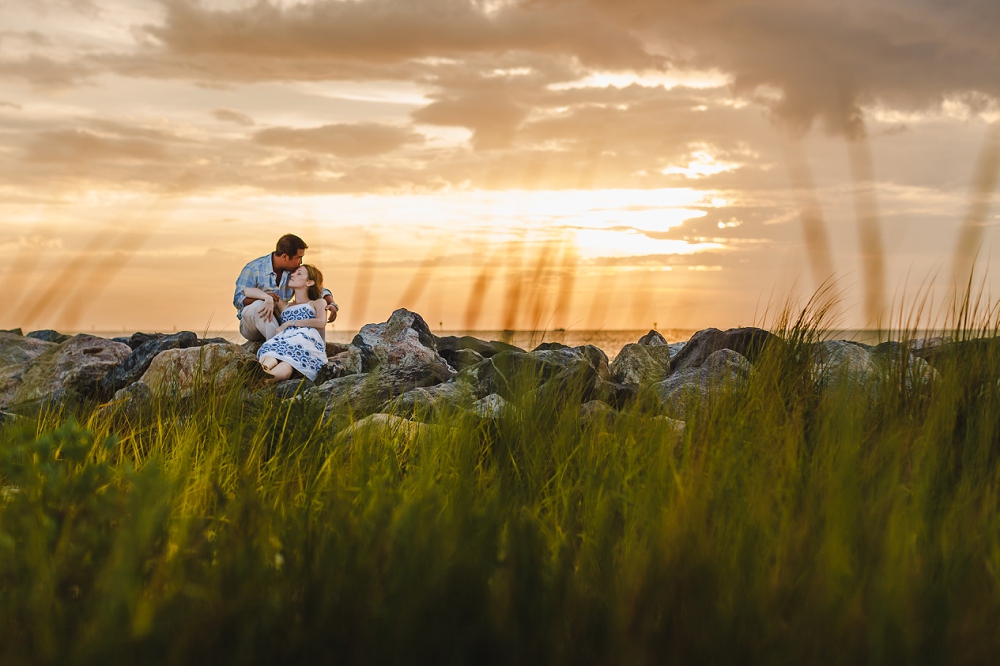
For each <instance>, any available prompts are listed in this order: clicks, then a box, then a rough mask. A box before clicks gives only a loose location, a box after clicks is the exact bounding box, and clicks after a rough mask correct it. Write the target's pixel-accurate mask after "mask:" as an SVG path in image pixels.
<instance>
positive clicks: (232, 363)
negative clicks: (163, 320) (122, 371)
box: [141, 343, 256, 396]
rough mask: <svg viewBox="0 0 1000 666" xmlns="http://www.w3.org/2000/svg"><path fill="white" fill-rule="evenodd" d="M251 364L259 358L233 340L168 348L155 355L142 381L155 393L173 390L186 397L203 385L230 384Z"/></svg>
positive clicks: (221, 385)
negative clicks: (183, 347) (202, 345)
mask: <svg viewBox="0 0 1000 666" xmlns="http://www.w3.org/2000/svg"><path fill="white" fill-rule="evenodd" d="M249 365H256V359H255V358H254V357H252V356H249V355H248V354H247V353H246V352H245V351H244V350H243V349H241V348H240V347H239V345H235V344H232V343H225V344H222V343H217V344H210V345H205V346H204V347H188V348H186V349H168V350H167V351H165V352H162V353H160V354H159V355H157V356H156V357H155V358H153V362H152V363H150V364H149V369H147V370H146V372H145V373H144V374H143V375H142V378H141V381H142V382H144V383H145V384H147V385H148V386H149V388H151V389H152V390H153V393H154V394H162V393H164V392H166V391H171V392H176V393H178V394H179V395H182V396H183V395H188V394H190V392H191V391H192V390H193V389H195V388H199V387H206V386H215V387H219V388H223V387H227V386H230V385H232V383H233V382H234V381H235V380H236V378H237V377H238V376H239V374H240V372H241V371H243V370H244V369H245V368H247V367H248V366H249Z"/></svg>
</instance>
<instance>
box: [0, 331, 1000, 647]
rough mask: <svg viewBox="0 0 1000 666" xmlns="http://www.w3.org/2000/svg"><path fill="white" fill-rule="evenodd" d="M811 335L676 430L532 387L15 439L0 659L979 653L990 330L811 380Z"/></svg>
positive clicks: (246, 409) (996, 432)
mask: <svg viewBox="0 0 1000 666" xmlns="http://www.w3.org/2000/svg"><path fill="white" fill-rule="evenodd" d="M812 330H813V329H810V328H808V327H806V326H803V325H802V324H801V323H800V324H799V325H798V326H793V327H784V328H783V330H780V331H779V333H780V334H781V335H782V337H784V338H785V339H786V344H784V345H775V346H773V347H771V348H770V349H768V350H767V352H766V353H765V354H764V356H763V358H762V359H760V360H759V361H758V363H757V364H756V366H755V369H754V371H753V372H752V373H751V375H750V377H749V378H748V379H747V380H746V382H743V383H740V384H738V385H737V384H733V385H729V386H726V387H723V388H721V389H719V390H716V391H715V392H714V393H712V394H711V398H710V399H709V400H708V401H706V402H705V403H703V404H701V405H699V408H698V410H697V412H696V413H695V415H694V416H693V417H692V418H690V420H689V421H688V423H687V427H686V428H685V430H684V432H683V434H682V435H680V436H678V435H677V434H676V433H675V431H674V429H673V428H672V427H671V426H670V424H669V423H666V422H664V421H663V420H662V419H655V418H651V416H652V415H653V414H654V413H655V410H656V407H655V401H654V400H652V399H649V398H650V396H646V397H645V398H643V397H640V400H639V401H638V403H637V404H636V405H634V406H633V407H630V408H628V409H626V410H625V411H624V412H623V413H622V414H621V415H620V416H619V417H618V418H617V420H615V421H614V422H612V423H610V424H608V425H606V426H605V425H602V424H593V425H588V426H581V425H580V420H579V418H578V408H577V405H578V404H579V403H578V401H576V402H574V400H573V399H572V396H569V397H567V395H566V394H565V393H563V394H560V395H552V394H545V393H541V394H540V393H538V392H525V394H524V398H523V400H521V401H519V403H518V404H517V407H518V409H517V410H510V411H508V412H507V414H506V416H504V417H503V418H502V419H501V420H499V421H497V422H483V421H480V420H479V419H476V418H475V417H473V416H471V415H469V414H466V413H463V412H452V413H446V414H443V415H440V416H438V417H436V418H434V419H432V421H433V423H434V425H435V426H436V427H430V428H424V429H423V430H422V431H421V432H420V433H417V434H415V435H413V433H412V432H411V433H410V434H407V433H405V432H403V431H397V432H396V433H395V434H392V433H389V432H386V431H383V432H379V431H378V430H377V429H374V430H368V431H359V432H357V433H355V434H354V435H353V436H347V435H346V430H347V428H348V425H349V422H350V416H349V415H347V414H343V415H337V416H335V417H334V418H333V419H332V420H331V421H327V422H324V419H323V406H322V405H315V404H310V403H309V402H308V401H302V400H293V401H284V402H282V401H279V400H277V399H276V398H269V399H259V400H256V401H247V400H245V399H244V397H243V393H242V392H241V389H240V388H239V387H238V386H234V387H233V388H232V390H231V391H230V392H228V393H223V394H220V393H219V392H217V391H206V392H204V393H200V394H195V395H191V396H187V397H176V396H174V397H164V398H161V399H160V400H158V401H156V402H154V403H152V404H149V405H147V406H146V407H143V408H141V409H138V410H137V409H128V408H120V409H117V410H108V409H95V406H93V405H91V406H80V407H79V408H77V409H75V411H74V413H72V414H70V413H66V412H61V413H48V412H47V413H42V414H40V415H37V417H32V418H31V419H27V420H22V421H19V422H15V423H9V424H7V425H5V426H3V429H2V431H0V477H2V478H0V480H2V484H3V487H4V491H3V496H2V498H0V627H3V631H2V632H0V663H3V664H7V665H10V664H19V663H67V662H73V663H108V662H115V663H129V662H135V663H144V664H151V663H179V664H189V663H279V662H283V661H287V660H298V661H301V663H311V662H338V663H399V662H407V663H414V662H428V663H438V664H467V663H483V664H489V663H572V664H586V663H629V664H642V663H657V664H659V663H681V664H690V663H701V662H734V661H739V662H764V663H795V664H798V663H811V662H824V663H827V662H837V663H852V664H853V663H858V662H879V663H899V662H902V661H906V662H942V661H946V662H983V661H986V660H988V659H989V658H990V657H991V656H992V655H995V654H996V653H997V650H998V649H1000V631H998V628H1000V581H998V575H1000V383H998V380H1000V344H994V342H995V341H994V340H979V341H975V342H971V343H968V344H965V345H960V346H957V347H955V348H954V350H953V351H952V352H949V353H948V354H946V355H943V356H941V357H939V358H938V359H936V360H935V366H936V368H937V370H938V372H939V373H940V375H939V377H938V378H937V379H936V380H935V381H933V382H930V383H927V384H922V383H920V382H912V381H909V379H908V377H909V374H908V371H907V368H908V363H907V362H906V358H907V356H906V355H905V354H903V355H900V356H899V357H898V358H897V359H896V360H895V362H890V363H885V364H884V366H883V367H882V371H883V372H884V377H883V378H882V379H883V381H880V382H879V383H878V390H877V391H875V392H874V393H873V394H869V393H867V392H866V391H864V390H858V387H857V386H855V385H852V384H851V382H849V381H844V382H839V383H837V384H836V388H835V389H833V390H826V391H818V390H817V386H816V384H815V377H814V374H813V373H812V368H813V366H812V360H813V359H812V353H813V351H812V350H813V348H812V347H811V345H810V344H809V343H810V342H811V341H812V338H813V333H812ZM908 383H909V384H911V385H912V386H911V387H909V388H908V387H907V384H908ZM571 392H572V388H570V393H571ZM338 433H340V434H338ZM411 435H412V436H411ZM307 660H308V661H307Z"/></svg>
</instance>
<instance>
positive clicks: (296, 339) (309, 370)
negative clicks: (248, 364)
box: [257, 303, 326, 380]
mask: <svg viewBox="0 0 1000 666" xmlns="http://www.w3.org/2000/svg"><path fill="white" fill-rule="evenodd" d="M315 316H316V311H315V310H314V309H313V307H312V306H311V305H309V304H308V303H303V304H301V305H289V306H288V307H287V308H285V309H284V310H283V311H282V312H281V317H280V318H279V321H280V322H281V323H282V324H285V323H287V322H290V321H300V320H302V319H312V318H313V317H315ZM265 356H273V357H274V358H276V359H278V360H279V361H287V362H288V363H290V364H291V365H292V367H293V368H295V369H296V370H298V371H299V372H301V373H302V374H303V375H305V376H306V377H308V378H309V379H310V380H313V379H316V373H317V372H319V369H320V368H322V367H323V366H324V365H326V343H325V342H324V341H323V336H321V335H320V334H319V330H318V329H316V328H313V327H312V326H290V327H288V328H286V329H285V330H283V331H282V332H281V333H278V334H277V335H276V336H274V337H273V338H271V339H270V340H268V341H267V342H265V343H264V344H262V345H261V346H260V350H258V352H257V359H258V360H260V359H263V358H264V357H265Z"/></svg>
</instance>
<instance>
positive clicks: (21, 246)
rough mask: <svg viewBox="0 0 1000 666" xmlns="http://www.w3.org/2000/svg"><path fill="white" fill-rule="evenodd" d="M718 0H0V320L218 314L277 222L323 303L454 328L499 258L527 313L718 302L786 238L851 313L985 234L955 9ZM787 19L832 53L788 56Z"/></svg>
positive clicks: (710, 317) (787, 260) (765, 267)
mask: <svg viewBox="0 0 1000 666" xmlns="http://www.w3.org/2000/svg"><path fill="white" fill-rule="evenodd" d="M738 4H739V3H729V2H725V3H721V4H719V5H717V6H716V7H715V8H714V9H713V10H712V12H705V13H704V15H702V14H695V13H694V12H693V11H691V10H689V9H685V8H684V7H685V6H683V4H682V5H676V6H674V5H665V4H662V3H656V2H643V1H639V0H636V2H631V1H629V2H626V3H624V4H622V5H621V6H620V7H619V6H618V4H612V3H602V2H587V3H582V4H575V3H565V2H560V1H558V0H551V1H546V2H541V3H522V2H516V1H511V2H500V3H482V2H471V1H469V2H465V1H461V0H433V1H432V2H428V3H402V2H394V1H393V0H364V1H360V2H334V1H332V0H330V1H328V0H311V1H306V0H303V1H296V2H287V1H283V2H278V1H277V0H268V1H262V2H256V1H255V2H244V1H242V0H231V1H229V0H227V1H222V0H220V1H218V2H209V1H207V0H205V1H197V0H169V1H167V0H141V1H138V2H131V1H130V2H125V1H124V0H85V1H76V2H74V1H70V0H65V1H64V0H44V1H41V2H31V3H28V2H23V3H18V2H15V3H5V4H4V5H2V6H0V21H2V22H3V25H5V26H18V28H17V29H16V30H13V29H8V30H7V31H6V32H4V33H3V35H2V38H0V169H2V172H3V178H2V179H0V212H2V216H0V247H3V248H4V250H5V251H6V254H7V256H8V257H9V260H8V262H7V263H6V266H5V267H4V268H3V269H0V281H2V283H3V285H4V286H5V288H6V289H7V291H8V292H11V293H13V294H14V296H12V297H10V299H9V300H10V301H11V302H12V303H13V304H14V305H17V306H18V307H17V308H14V309H7V310H5V312H4V321H3V322H0V326H8V327H11V326H27V327H57V328H58V327H62V328H74V329H83V330H89V329H92V328H93V329H100V330H117V329H119V328H128V329H137V328H147V329H152V328H156V329H167V330H169V329H170V328H171V327H178V328H194V329H199V330H200V329H206V328H213V329H215V328H221V329H227V328H229V329H232V328H233V326H234V323H235V312H234V310H233V308H232V306H231V305H230V299H231V290H232V284H233V280H234V279H235V276H236V274H237V273H238V271H239V269H240V267H241V266H242V265H243V264H244V263H246V261H248V260H249V259H252V258H255V257H258V256H261V255H263V254H265V253H267V252H268V251H269V250H270V249H272V247H273V244H274V241H275V239H276V238H277V237H278V236H279V235H280V234H281V233H284V232H294V233H298V234H299V235H301V236H302V237H303V238H305V239H306V241H307V242H308V243H309V245H310V249H309V251H308V257H307V259H309V260H310V261H315V262H316V263H317V264H318V265H319V266H320V268H322V269H323V270H324V272H325V273H326V275H327V276H328V278H327V279H328V282H329V286H330V288H331V289H332V290H333V291H334V293H335V295H336V297H337V299H338V301H339V302H340V303H341V305H342V306H343V315H344V316H343V318H342V320H341V321H340V322H338V324H337V325H338V326H341V327H349V326H355V325H360V324H361V323H364V322H365V321H381V320H384V319H385V318H386V317H387V316H388V314H389V313H390V312H391V311H392V310H393V309H394V308H396V307H400V306H406V307H411V308H414V309H417V310H418V311H421V312H424V313H425V314H426V316H427V317H428V319H433V320H434V321H436V322H439V323H440V324H441V325H442V326H444V327H446V328H447V327H451V328H460V327H462V326H463V325H464V323H467V320H468V317H469V308H468V304H469V300H470V298H480V299H484V307H483V308H482V312H481V314H479V315H477V318H476V322H475V323H476V325H477V326H479V327H483V328H499V327H502V326H503V325H504V324H505V323H510V321H514V322H515V323H516V325H517V326H518V327H529V326H533V325H535V323H536V322H534V321H530V320H531V319H532V317H535V315H533V314H531V312H529V309H530V308H529V307H528V305H525V304H524V303H514V304H511V302H506V304H505V301H504V299H505V298H506V297H505V296H504V294H506V293H507V291H505V290H508V285H509V284H512V281H517V280H524V281H526V282H525V283H526V284H527V283H531V284H533V285H534V286H533V287H532V288H533V289H535V290H536V292H537V293H536V294H535V296H534V298H535V302H534V304H533V305H532V306H531V307H532V308H534V309H535V310H538V308H539V307H541V305H539V304H542V305H544V306H545V308H548V310H549V312H548V314H547V315H546V316H545V319H546V321H550V320H552V317H554V316H555V315H554V314H553V313H555V312H556V310H558V309H559V308H558V307H557V301H558V300H559V298H563V299H564V300H566V302H565V303H563V306H564V307H563V312H562V314H561V315H560V317H562V320H563V323H564V325H567V326H577V327H579V326H592V327H603V328H633V327H649V326H651V325H652V324H653V322H661V323H663V322H669V323H668V325H669V326H673V327H700V326H709V325H713V326H723V327H724V326H730V325H737V324H740V323H748V322H750V321H751V320H753V319H754V317H755V316H757V314H756V313H759V312H760V303H761V302H762V301H763V302H765V303H766V302H767V301H768V300H769V299H772V300H773V299H778V300H781V299H783V298H784V297H785V296H786V295H787V294H790V293H793V292H795V293H798V294H799V295H800V296H806V295H808V293H810V292H811V291H812V290H813V289H814V288H815V287H816V285H817V284H819V282H820V281H821V280H820V277H821V273H822V272H823V270H825V269H822V270H821V269H820V268H817V267H818V266H819V265H820V264H817V263H816V262H817V261H818V259H817V257H821V258H822V257H828V262H829V264H830V265H831V266H832V269H833V276H834V277H835V278H836V279H837V281H838V285H840V287H839V288H840V289H841V292H840V294H841V297H842V299H843V303H844V307H843V318H844V319H843V322H842V323H843V324H844V325H845V326H848V325H849V326H863V325H867V324H870V323H871V321H870V320H871V319H872V313H871V312H869V311H868V310H866V309H865V307H863V305H862V304H863V303H872V302H875V301H872V300H871V299H870V298H868V297H867V296H865V294H869V295H870V292H871V290H873V289H876V288H879V289H881V290H882V292H883V294H882V297H881V301H880V302H882V303H884V304H885V307H889V306H890V304H891V303H893V302H894V301H896V300H898V299H896V296H895V295H897V294H902V293H903V292H904V291H905V290H906V289H907V288H910V289H911V291H912V287H913V286H914V285H919V284H921V283H923V282H924V281H926V280H927V279H928V278H929V276H931V275H938V276H939V279H938V280H937V282H935V286H934V289H938V290H940V298H941V299H943V298H945V296H946V293H947V291H948V290H949V289H950V288H951V274H952V273H951V271H952V265H953V264H955V265H958V263H960V262H959V259H956V258H955V257H958V256H959V255H961V254H962V252H966V254H968V252H967V251H966V250H965V249H963V248H964V247H965V246H964V245H960V244H959V236H960V235H962V238H965V239H972V240H971V241H970V242H971V243H972V245H969V247H973V248H974V250H975V253H977V256H979V257H981V258H982V261H983V262H985V261H987V260H988V258H989V257H990V256H991V253H990V247H991V243H992V233H993V232H992V229H993V228H994V227H995V226H996V224H997V221H998V219H1000V218H998V216H997V212H996V209H995V207H992V206H991V205H990V204H991V199H990V197H991V196H992V194H991V193H992V189H993V186H994V184H995V180H996V179H995V174H994V176H993V177H992V180H991V177H990V172H989V170H988V164H989V163H988V161H987V162H984V161H983V160H984V159H985V158H984V157H982V156H983V155H987V156H988V154H989V150H990V148H989V147H990V146H991V145H992V144H991V141H993V140H994V139H991V137H995V134H996V130H995V129H994V126H993V125H991V123H995V122H996V118H997V117H998V112H997V109H998V107H997V102H996V97H995V92H996V90H997V87H996V83H997V80H996V72H997V71H1000V70H997V69H996V68H995V67H993V66H992V65H993V64H995V60H996V58H997V53H996V47H995V46H994V45H993V42H992V41H990V40H988V39H987V40H985V41H977V39H975V38H973V37H970V35H976V34H979V33H980V31H981V30H985V28H983V27H982V26H973V27H970V26H967V25H965V24H964V23H963V22H962V21H963V20H964V19H961V18H956V17H951V16H949V17H947V20H944V19H943V18H942V17H938V16H936V15H934V14H933V12H931V11H930V10H927V13H921V11H918V10H915V9H911V8H910V7H909V6H908V5H906V4H905V3H894V2H889V3H885V5H886V6H885V7H883V8H882V9H883V10H884V11H886V12H889V14H891V15H893V16H896V17H897V18H898V19H899V20H898V21H885V20H880V21H878V22H874V23H872V22H869V23H865V22H864V21H861V22H860V23H858V22H857V21H854V20H852V19H850V18H848V17H847V16H846V15H845V16H839V15H838V16H836V17H832V16H828V15H827V14H826V13H825V10H824V9H823V7H822V5H821V4H815V3H805V4H799V3H790V2H789V3H785V2H779V3H778V5H779V6H780V7H781V16H782V18H781V19H780V20H779V19H778V18H773V19H769V18H767V16H769V15H762V16H761V19H760V22H759V23H758V24H756V25H747V24H745V22H742V21H740V20H739V16H740V13H739V11H738V9H737V5H738ZM866 8H867V5H858V8H857V9H858V12H859V13H858V15H857V16H856V17H855V18H856V19H857V18H858V17H862V18H864V16H866V15H865V14H864V12H866V11H868V10H867V9H866ZM873 11H874V10H873ZM935 11H936V10H935ZM941 11H942V12H943V11H945V10H943V9H942V10H941ZM630 12H632V13H634V14H636V15H640V14H641V15H642V16H645V17H647V18H646V20H645V21H643V22H640V23H636V22H634V21H632V20H631V19H630V18H629V17H630V16H632V14H630ZM709 14H711V17H710V18H709V17H708V15H709ZM818 16H822V17H823V19H822V20H818V19H817V17H818ZM903 19H905V21H904V20H903ZM858 20H860V19H858ZM796 23H801V25H802V26H809V28H808V29H809V30H813V31H814V32H813V33H810V34H803V36H802V37H794V38H793V37H791V36H789V35H791V34H792V33H795V34H799V32H796V31H794V30H790V29H789V27H788V26H790V25H793V24H796ZM897 24H899V25H904V24H905V25H906V26H908V28H907V30H908V31H909V32H908V33H907V34H908V35H909V36H910V37H912V38H914V39H916V38H917V37H916V36H920V35H922V37H921V38H922V39H924V40H925V42H926V43H927V44H928V45H929V46H927V50H928V51H930V52H932V53H935V52H953V53H954V52H957V51H954V50H951V51H949V49H951V45H952V42H957V41H958V40H964V41H962V43H963V44H964V47H965V50H964V51H961V52H962V53H966V54H967V55H966V56H963V58H966V57H967V60H962V59H960V60H961V62H958V61H955V62H953V64H952V65H948V66H947V67H954V71H951V70H948V71H943V70H942V69H941V68H942V67H945V68H947V67H946V66H945V65H935V68H931V67H928V66H926V63H924V62H923V61H922V60H921V58H923V57H924V56H923V55H922V52H918V50H909V51H907V50H906V49H905V48H903V47H902V46H900V47H899V48H898V49H896V47H895V46H893V45H894V44H897V43H899V40H897V39H896V38H897V37H898V35H897V34H896V33H897V31H899V30H903V28H901V27H900V28H897V27H894V26H896V25H897ZM819 25H822V26H824V27H823V28H822V29H821V28H817V27H816V26H819ZM873 26H877V28H876V27H873ZM802 30H805V28H803V29H802ZM800 32H801V31H800ZM984 34H985V33H984ZM850 35H854V36H856V37H857V38H856V39H852V38H849V37H848V36H850ZM866 40H867V41H866ZM994 41H995V40H994ZM819 44H823V45H825V48H827V49H828V52H829V53H837V54H839V55H838V57H837V58H833V57H830V58H827V59H813V58H812V57H811V55H810V54H812V53H814V52H818V51H819V49H817V48H814V47H816V46H817V45H819ZM807 47H808V48H807ZM873 54H878V57H877V58H876V57H874V56H873ZM751 55H752V56H753V57H750V56H751ZM956 58H957V56H956ZM935 62H936V63H940V62H942V61H940V60H936V61H935ZM949 62H951V61H949ZM881 68H885V71H892V72H899V71H911V72H926V76H914V77H896V78H892V77H890V76H881V74H880V72H882V69H881ZM841 69H843V70H844V71H847V70H848V69H849V70H850V71H851V72H852V74H851V76H849V77H848V76H845V75H842V74H843V71H841ZM959 73H960V74H961V75H960V76H959V75H958V74H959ZM903 79H905V81H904V80H903ZM848 80H849V81H851V83H850V86H849V88H845V89H842V90H836V89H834V88H835V84H834V82H835V81H848ZM826 81H829V83H828V84H827V83H825V82H826ZM837 85H840V84H837ZM844 85H847V84H844ZM845 105H846V106H845ZM858 137H863V139H864V146H866V148H865V150H867V151H868V153H869V154H870V156H871V165H870V167H871V173H872V174H873V177H874V179H875V183H874V189H873V190H872V191H873V192H874V195H875V201H876V204H877V206H876V209H875V212H876V214H877V224H878V234H880V236H879V238H881V239H882V245H883V246H884V257H882V262H883V264H884V271H883V273H882V275H883V280H882V286H881V287H877V286H876V285H873V284H872V282H871V279H870V275H871V273H870V271H869V269H868V267H866V266H865V265H864V263H863V260H862V254H863V252H862V250H861V246H860V243H862V242H863V241H861V240H859V238H863V237H864V236H863V234H862V231H861V229H862V227H860V226H859V222H858V214H859V213H858V211H859V210H861V209H860V208H858V201H859V199H857V198H856V196H855V195H856V192H857V191H858V188H859V186H860V183H861V180H862V179H861V178H860V176H859V172H858V171H857V168H856V167H857V164H856V163H854V162H852V161H851V160H852V159H854V158H853V157H852V156H856V155H861V154H863V153H860V152H858V151H856V150H854V149H853V148H852V146H854V145H858V144H857V141H858V140H859V139H858ZM852 150H853V151H854V152H852ZM982 164H987V167H982V166H981V165H982ZM984 168H986V169H987V170H986V171H983V169H984ZM977 183H979V185H977ZM983 183H985V185H984V184H983ZM977 188H978V189H977ZM983 188H987V189H988V191H985V190H984V189H983ZM984 197H985V199H984ZM975 201H980V202H982V201H985V202H986V203H985V204H982V205H979V206H978V208H977V207H976V206H975V205H973V204H974V202H975ZM969 211H985V213H983V214H982V215H980V213H975V215H973V216H972V217H970V215H971V214H970V213H969ZM810 216H812V217H810ZM976 216H979V217H976ZM809 219H815V220H819V223H820V224H821V225H822V231H823V234H825V235H820V236H816V235H815V234H813V236H809V235H808V234H809V232H808V229H807V223H806V222H804V221H803V220H809ZM969 220H972V221H971V222H970V221H969ZM963 225H964V226H963ZM963 229H965V230H966V231H962V230H963ZM969 230H971V231H969ZM859 234H862V235H861V236H859ZM963 234H964V235H963ZM809 238H826V239H827V241H826V245H825V246H824V247H822V248H817V247H814V246H811V245H809V242H807V241H808V239H809ZM965 242H966V241H963V243H965ZM966 244H968V243H966ZM962 256H965V255H962ZM824 261H826V260H824ZM821 263H822V262H821ZM363 264H364V265H365V266H369V269H368V270H369V271H370V274H371V276H372V277H371V285H370V289H369V288H368V287H367V286H366V287H365V289H360V288H359V287H358V285H359V284H360V283H361V282H363V281H364V280H365V279H367V278H364V276H363V275H362V273H363V271H362V268H361V267H362V265H363ZM823 265H826V264H823ZM483 266H487V267H489V268H490V270H491V271H492V273H491V274H490V275H489V277H488V279H487V278H483V280H481V283H482V284H484V285H486V289H487V291H486V292H484V293H482V294H478V295H477V294H472V292H470V290H471V289H472V284H473V283H474V282H475V281H476V280H477V279H478V277H477V276H480V275H481V274H482V273H483ZM980 270H981V273H982V275H984V276H986V280H987V282H986V286H987V287H989V286H990V285H991V284H992V282H991V281H992V280H993V279H994V275H995V274H996V271H992V272H989V271H987V270H986V265H985V264H984V263H981V266H980ZM945 276H947V277H945ZM827 277H829V276H827ZM560 289H561V290H562V291H560ZM366 290H367V291H366ZM358 293H367V294H369V295H368V296H367V297H366V300H365V302H363V303H357V302H352V300H353V299H354V298H355V294H358ZM557 294H562V296H557ZM404 296H406V297H408V298H409V297H413V298H414V301H413V302H402V300H403V297H404ZM39 297H51V298H52V299H53V302H52V303H51V304H48V305H46V306H44V307H39V308H34V307H30V306H27V305H26V304H27V303H29V302H34V301H36V300H38V298H39ZM866 298H868V300H866ZM508 300H509V299H508ZM598 301H601V302H607V307H606V308H603V306H602V307H601V308H596V307H594V305H593V304H594V303H595V302H598ZM123 304H127V305H126V306H125V307H123ZM25 308H27V309H25ZM511 308H515V309H516V310H517V311H516V312H515V313H514V314H513V315H512V314H511V310H510V309H511ZM869 310H870V308H869ZM29 314H30V316H27V315H29ZM511 316H513V317H514V319H513V320H511Z"/></svg>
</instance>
